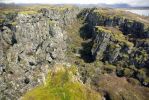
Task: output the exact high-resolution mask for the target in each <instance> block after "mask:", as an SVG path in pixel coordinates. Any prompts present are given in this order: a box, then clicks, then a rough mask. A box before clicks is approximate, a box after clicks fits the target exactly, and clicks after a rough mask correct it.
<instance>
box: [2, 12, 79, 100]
mask: <svg viewBox="0 0 149 100" xmlns="http://www.w3.org/2000/svg"><path fill="white" fill-rule="evenodd" d="M58 10H59V9H55V10H54V9H50V10H49V9H41V10H40V11H39V12H38V13H31V14H27V13H28V12H19V13H18V14H17V15H16V16H15V17H14V18H13V19H14V21H15V22H14V21H12V20H11V19H8V18H7V17H4V18H5V19H6V20H8V21H7V22H6V23H5V22H3V23H2V24H1V28H0V29H1V30H0V41H1V42H0V46H1V48H0V57H1V58H0V82H1V83H2V84H1V85H0V87H1V88H0V91H1V93H0V99H7V100H9V99H13V100H15V99H17V98H19V97H20V96H21V95H22V94H23V93H25V92H26V91H27V90H29V89H32V88H33V87H35V86H37V85H39V84H41V83H44V79H45V76H46V75H47V73H48V69H49V68H50V66H52V64H54V63H58V62H64V61H65V60H66V56H65V51H66V48H67V45H66V39H67V35H66V31H65V29H64V28H63V27H64V26H65V25H66V24H68V23H71V22H72V21H73V20H74V17H75V16H74V15H72V14H75V13H73V12H71V11H70V10H68V9H66V10H62V11H58ZM67 15H68V16H67ZM75 15H76V14H75ZM72 17H73V18H72Z"/></svg>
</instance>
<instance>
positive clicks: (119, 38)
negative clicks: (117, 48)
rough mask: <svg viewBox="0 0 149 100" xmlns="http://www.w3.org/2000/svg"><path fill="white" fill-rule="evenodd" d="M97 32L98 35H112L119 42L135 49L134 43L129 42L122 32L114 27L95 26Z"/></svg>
mask: <svg viewBox="0 0 149 100" xmlns="http://www.w3.org/2000/svg"><path fill="white" fill-rule="evenodd" d="M95 31H96V32H97V33H99V34H100V33H103V32H104V33H107V34H110V35H111V36H112V37H113V38H114V39H115V40H117V41H119V42H120V43H124V44H125V45H127V46H128V47H133V45H134V44H133V43H131V42H129V41H128V40H127V39H126V37H125V36H124V35H123V33H122V32H121V31H119V30H118V29H117V28H113V27H103V26H95Z"/></svg>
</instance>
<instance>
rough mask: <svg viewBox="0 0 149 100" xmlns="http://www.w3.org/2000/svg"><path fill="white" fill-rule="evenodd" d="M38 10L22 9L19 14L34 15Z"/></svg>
mask: <svg viewBox="0 0 149 100" xmlns="http://www.w3.org/2000/svg"><path fill="white" fill-rule="evenodd" d="M37 13H38V12H37V11H32V10H31V11H20V12H19V13H18V14H23V15H33V14H37Z"/></svg>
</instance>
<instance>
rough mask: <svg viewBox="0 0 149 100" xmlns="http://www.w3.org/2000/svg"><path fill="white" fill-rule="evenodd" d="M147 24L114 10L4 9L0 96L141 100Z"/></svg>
mask: <svg viewBox="0 0 149 100" xmlns="http://www.w3.org/2000/svg"><path fill="white" fill-rule="evenodd" d="M0 11H1V10H0ZM148 27H149V21H148V20H145V19H144V18H143V17H141V16H138V15H134V14H129V13H128V12H125V11H121V10H114V9H102V8H100V9H98V8H91V9H79V8H76V7H67V6H66V7H65V6H55V7H51V6H49V7H46V6H45V7H44V6H41V7H40V6H39V8H38V6H37V7H35V8H34V7H26V8H20V9H19V10H18V9H16V10H14V12H12V11H11V12H9V11H5V10H4V11H3V12H2V13H1V14H0V82H1V83H2V84H0V99H6V100H11V99H13V100H16V99H19V98H20V97H22V96H23V97H24V98H25V99H28V98H30V97H33V98H34V99H36V98H40V99H42V98H44V99H45V96H46V97H47V99H49V98H58V99H67V98H69V99H71V100H74V98H75V97H76V96H77V97H78V99H81V100H82V99H83V100H84V99H85V100H87V99H88V98H89V99H90V100H95V99H107V100H108V99H110V100H116V99H119V100H123V99H128V100H132V99H135V100H147V98H148V96H149V95H148V93H149V92H148V91H149V89H148V87H149V73H148V70H149V69H148V64H149V52H148V51H149V28H148ZM57 63H58V66H57ZM55 64H56V65H55ZM54 65H55V66H54ZM73 65H74V66H73ZM62 66H63V67H62ZM72 66H73V67H72ZM73 68H74V69H75V70H77V73H74V70H73ZM48 73H49V74H48ZM72 73H73V74H72ZM49 77H50V78H49ZM76 79H77V80H76ZM61 83H62V84H61ZM63 83H64V84H63ZM121 83H122V84H121ZM75 87H76V88H75ZM116 87H117V89H116V90H114V89H115V88H116ZM33 88H34V89H33ZM40 89H41V91H40ZM74 90H76V91H78V93H77V92H76V91H74ZM28 91H29V92H28ZM45 91H47V92H48V93H49V92H52V93H53V92H54V93H55V94H56V93H63V94H64V95H63V94H59V95H53V94H52V95H50V94H48V93H47V94H45V95H43V93H44V92H45ZM24 94H25V95H24ZM130 94H131V95H130ZM48 97H49V98H48Z"/></svg>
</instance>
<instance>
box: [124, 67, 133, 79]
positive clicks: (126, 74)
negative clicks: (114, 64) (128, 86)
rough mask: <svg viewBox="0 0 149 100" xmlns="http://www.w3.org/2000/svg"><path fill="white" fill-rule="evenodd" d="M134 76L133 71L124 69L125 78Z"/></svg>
mask: <svg viewBox="0 0 149 100" xmlns="http://www.w3.org/2000/svg"><path fill="white" fill-rule="evenodd" d="M132 75H133V70H131V69H129V68H125V69H124V76H127V77H131V76H132Z"/></svg>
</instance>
